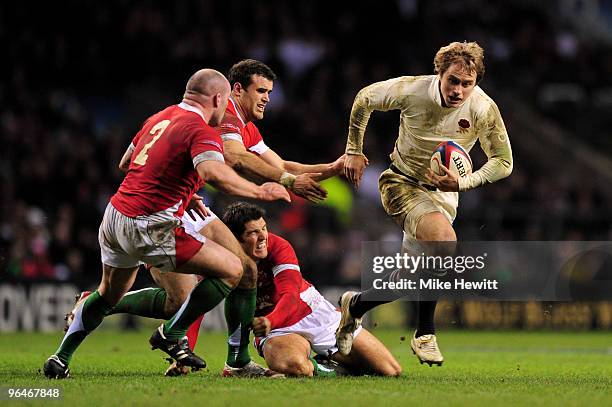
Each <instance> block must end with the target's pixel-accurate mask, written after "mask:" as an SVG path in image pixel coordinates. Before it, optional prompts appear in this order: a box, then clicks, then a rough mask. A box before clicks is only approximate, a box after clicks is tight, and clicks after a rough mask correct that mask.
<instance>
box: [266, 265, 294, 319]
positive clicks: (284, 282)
mask: <svg viewBox="0 0 612 407" xmlns="http://www.w3.org/2000/svg"><path fill="white" fill-rule="evenodd" d="M301 285H302V274H301V273H300V272H299V271H298V270H294V269H287V270H284V271H282V272H280V273H278V274H277V275H276V277H274V288H275V289H276V293H277V295H278V296H279V299H278V302H277V303H276V305H275V306H274V310H273V311H272V312H270V313H269V314H268V315H266V318H268V320H269V321H270V324H272V329H276V328H281V327H284V326H286V325H287V321H288V320H289V319H290V318H293V317H294V314H295V313H296V312H297V311H298V307H299V302H300V287H301Z"/></svg>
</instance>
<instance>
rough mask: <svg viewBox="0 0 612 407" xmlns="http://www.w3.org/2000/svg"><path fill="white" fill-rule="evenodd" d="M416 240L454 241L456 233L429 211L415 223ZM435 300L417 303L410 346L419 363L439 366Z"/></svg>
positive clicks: (442, 218)
mask: <svg viewBox="0 0 612 407" xmlns="http://www.w3.org/2000/svg"><path fill="white" fill-rule="evenodd" d="M416 238H417V240H421V241H427V242H455V241H457V235H456V234H455V230H454V229H453V227H452V225H451V224H450V222H449V221H448V219H447V218H446V217H445V216H444V215H443V214H442V213H440V212H431V213H428V214H426V215H424V216H423V217H422V218H421V220H420V221H419V223H418V225H417V230H416ZM436 305H437V301H419V302H418V303H417V312H418V326H417V330H416V332H415V333H414V335H413V337H412V339H411V340H410V347H411V348H412V351H413V352H414V354H415V355H416V356H417V358H418V359H419V361H420V362H421V364H423V363H427V364H429V366H431V365H432V364H437V365H438V366H441V365H442V363H443V362H444V357H443V356H442V353H441V352H440V348H439V347H438V340H437V338H436V334H435V332H436V330H435V324H434V316H435V311H436Z"/></svg>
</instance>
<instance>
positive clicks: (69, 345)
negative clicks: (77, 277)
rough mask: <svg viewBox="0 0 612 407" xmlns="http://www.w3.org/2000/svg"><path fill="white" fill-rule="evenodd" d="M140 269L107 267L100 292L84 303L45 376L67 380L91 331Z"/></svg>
mask: <svg viewBox="0 0 612 407" xmlns="http://www.w3.org/2000/svg"><path fill="white" fill-rule="evenodd" d="M137 271H138V267H130V268H116V267H111V266H109V265H106V264H104V265H103V266H102V281H101V282H100V285H99V286H98V289H97V290H96V291H94V292H93V293H91V294H90V295H89V296H87V298H86V299H85V300H84V301H82V302H81V304H80V305H79V307H78V308H77V310H76V312H75V315H74V321H73V322H72V324H71V325H70V327H69V328H68V331H67V332H66V335H65V336H64V339H63V340H62V343H61V344H60V346H59V348H58V349H57V351H56V352H55V354H54V355H52V356H51V357H50V358H49V359H47V361H46V362H45V365H44V368H43V370H44V373H45V376H47V377H49V378H59V379H61V378H65V377H68V375H69V369H68V364H69V363H70V360H71V359H72V355H73V354H74V352H75V351H76V349H77V348H78V346H79V345H80V344H81V343H82V342H83V340H84V339H85V337H87V335H89V333H90V332H91V331H93V330H94V329H96V328H97V327H98V326H99V325H100V323H102V320H103V319H104V317H105V316H106V315H108V313H109V312H110V310H111V308H112V307H113V305H115V304H116V303H117V302H118V301H119V300H120V299H121V297H123V295H124V294H125V293H126V292H127V291H128V290H129V289H130V287H132V284H133V283H134V280H135V279H136V273H137Z"/></svg>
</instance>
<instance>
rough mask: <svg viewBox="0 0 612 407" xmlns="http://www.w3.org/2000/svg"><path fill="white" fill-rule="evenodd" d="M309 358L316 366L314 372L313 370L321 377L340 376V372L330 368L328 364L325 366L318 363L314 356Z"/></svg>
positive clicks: (315, 374) (314, 373)
mask: <svg viewBox="0 0 612 407" xmlns="http://www.w3.org/2000/svg"><path fill="white" fill-rule="evenodd" d="M308 360H310V362H311V363H312V365H313V366H314V372H313V375H314V376H321V377H336V376H338V374H337V373H336V371H335V370H334V369H332V368H329V367H327V366H323V365H321V364H319V363H317V361H316V360H314V359H313V358H309V359H308Z"/></svg>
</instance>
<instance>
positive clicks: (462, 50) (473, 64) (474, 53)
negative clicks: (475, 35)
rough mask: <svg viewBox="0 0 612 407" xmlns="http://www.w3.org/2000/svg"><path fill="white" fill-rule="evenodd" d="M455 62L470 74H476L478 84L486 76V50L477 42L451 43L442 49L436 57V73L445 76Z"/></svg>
mask: <svg viewBox="0 0 612 407" xmlns="http://www.w3.org/2000/svg"><path fill="white" fill-rule="evenodd" d="M455 62H458V63H460V64H461V65H463V67H464V68H466V69H467V70H468V72H472V71H475V72H476V83H478V82H480V81H481V79H482V77H483V76H484V72H485V67H484V50H483V49H482V47H481V46H480V45H478V43H476V42H451V43H450V44H448V45H447V46H445V47H442V48H440V49H439V50H438V52H437V53H436V56H435V57H434V72H435V73H436V74H439V75H443V74H444V72H446V70H447V69H448V68H449V67H450V66H451V65H452V64H454V63H455Z"/></svg>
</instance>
